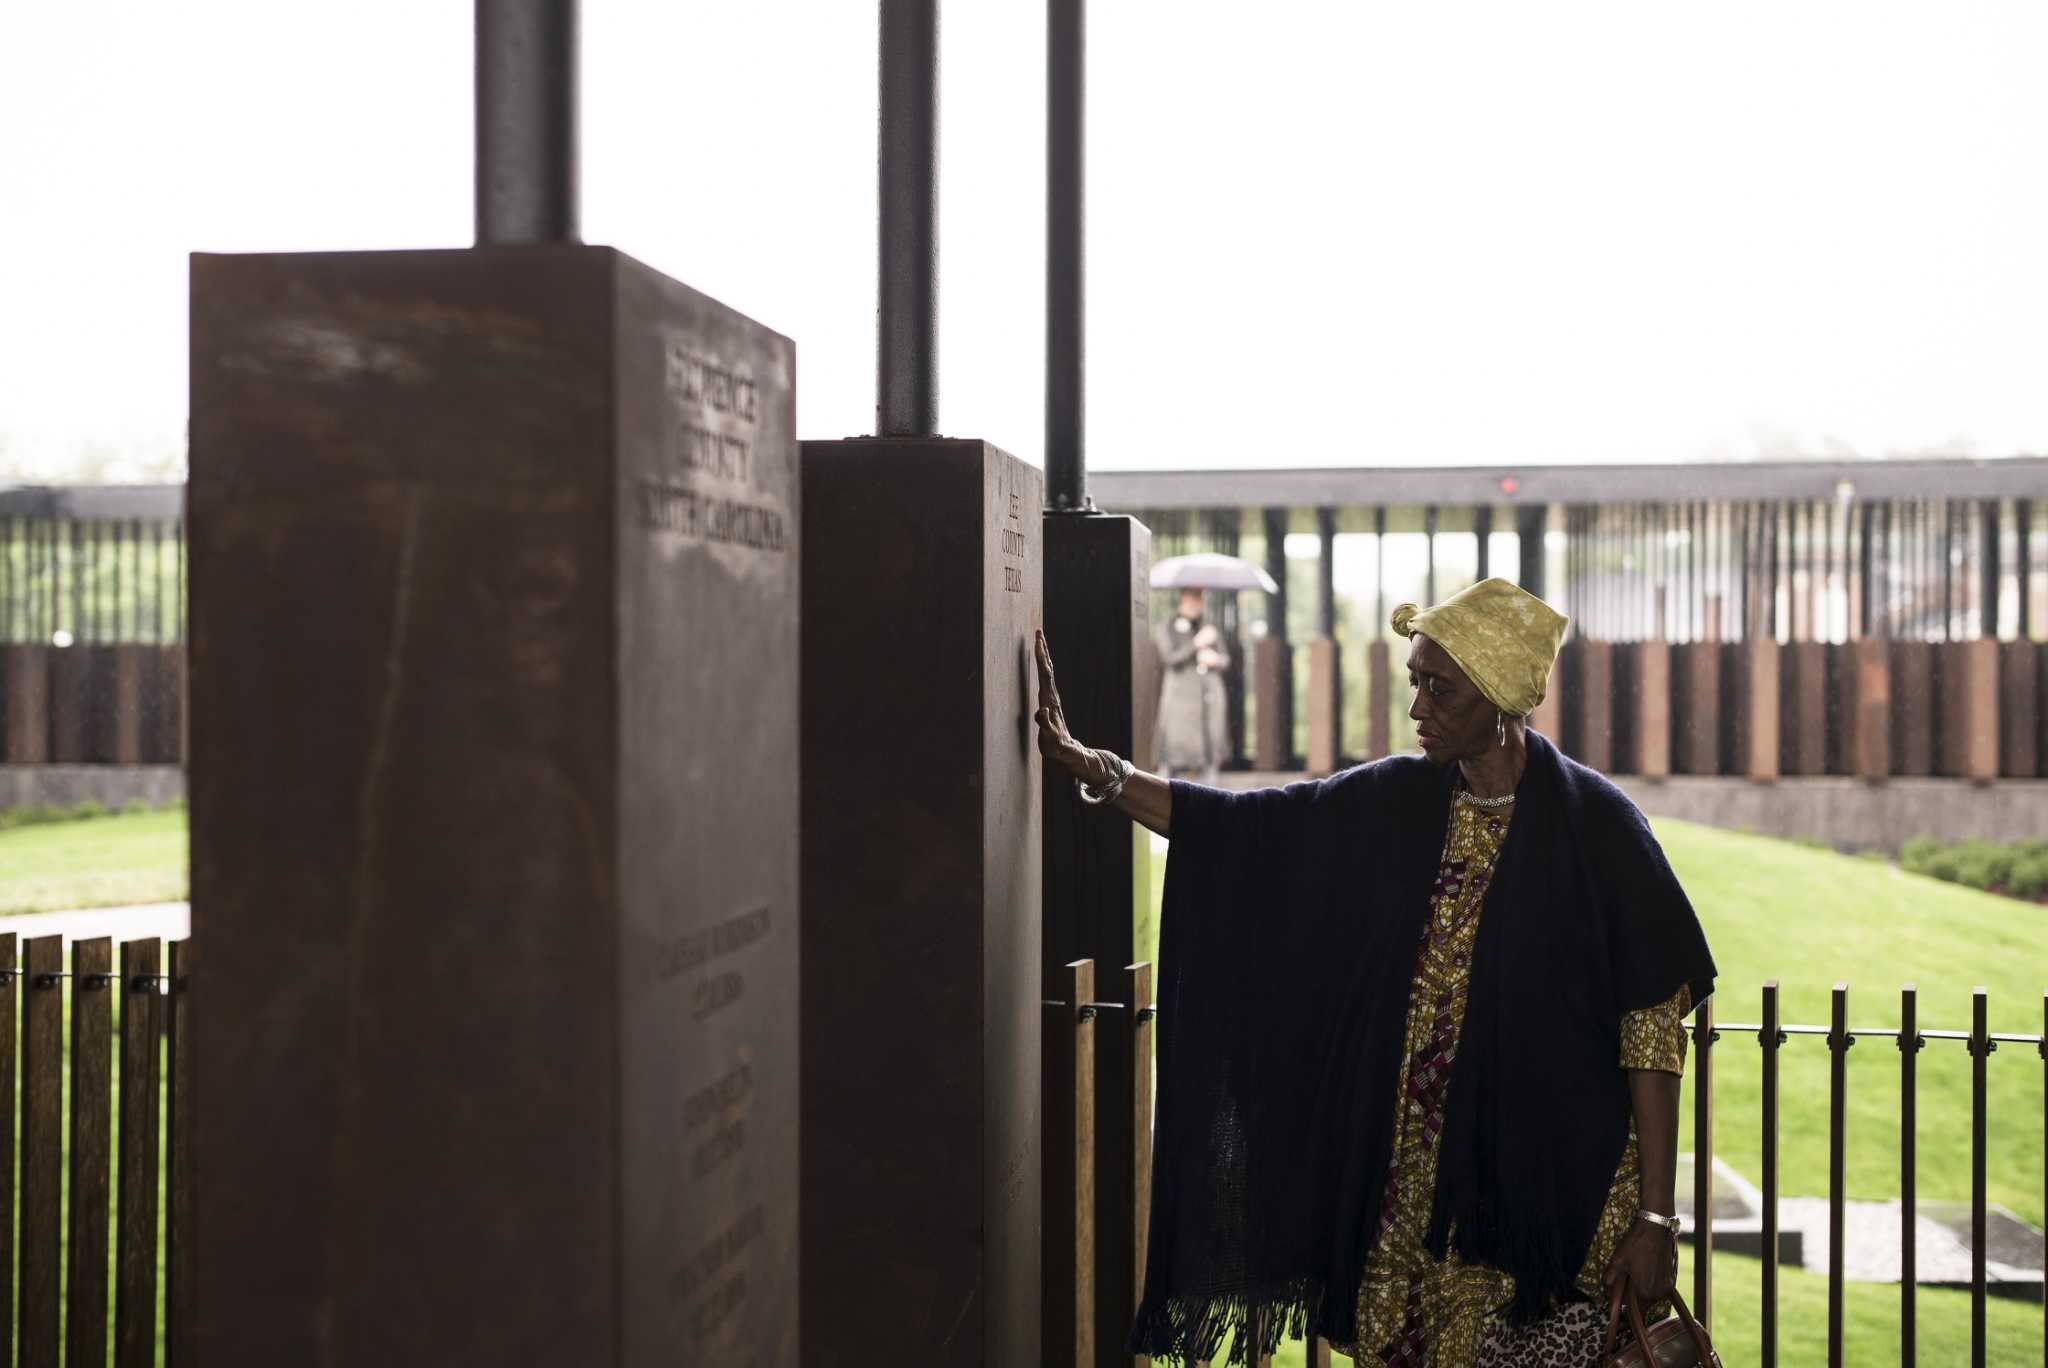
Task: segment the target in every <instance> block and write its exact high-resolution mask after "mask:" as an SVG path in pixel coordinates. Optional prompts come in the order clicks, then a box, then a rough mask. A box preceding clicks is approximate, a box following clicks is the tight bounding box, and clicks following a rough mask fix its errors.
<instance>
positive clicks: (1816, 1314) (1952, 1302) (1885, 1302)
mask: <svg viewBox="0 0 2048 1368" xmlns="http://www.w3.org/2000/svg"><path fill="white" fill-rule="evenodd" d="M1762 1269H1763V1265H1762V1264H1761V1263H1760V1262H1759V1261H1758V1260H1756V1259H1752V1258H1749V1257H1747V1256H1745V1255H1741V1254H1717V1255H1715V1256H1714V1310H1713V1313H1712V1316H1711V1318H1710V1320H1709V1324H1708V1327H1707V1328H1708V1329H1709V1330H1710V1331H1712V1332H1713V1336H1714V1348H1715V1350H1716V1351H1718V1352H1719V1353H1720V1355H1721V1360H1722V1362H1724V1363H1726V1364H1728V1365H1729V1368H1737V1365H1750V1364H1756V1363H1760V1362H1762V1361H1763V1340H1762V1336H1761V1333H1760V1327H1761V1326H1762V1324H1763V1294H1762V1286H1763V1283H1762V1277H1763V1274H1762ZM1685 1278H1686V1281H1685V1283H1684V1284H1683V1285H1682V1286H1683V1290H1684V1291H1685V1293H1686V1295H1687V1296H1690V1295H1691V1294H1692V1282H1691V1279H1692V1272H1691V1265H1690V1264H1687V1265H1686V1272H1685ZM1914 1314H1915V1317H1916V1318H1917V1320H1918V1322H1919V1330H1918V1333H1917V1334H1916V1336H1915V1338H1916V1340H1917V1346H1916V1347H1917V1349H1918V1351H1919V1359H1918V1361H1919V1362H1921V1363H1927V1364H1941V1365H1948V1364H1956V1363H1968V1362H1969V1361H1970V1294H1969V1293H1967V1292H1958V1291H1953V1290H1951V1289H1948V1288H1928V1287H1923V1288H1921V1289H1920V1291H1919V1295H1918V1296H1917V1298H1916V1299H1915V1307H1914ZM1985 1320H1986V1324H1985V1340H1986V1348H1987V1352H1986V1354H1985V1361H1986V1362H1987V1363H1989V1364H1991V1365H1992V1368H2033V1366H2034V1365H2038V1364H2039V1363H2040V1362H2041V1308H2040V1306H2038V1305H2029V1304H2027V1303H2023V1302H2017V1301H2008V1300H2005V1299H2002V1298H1998V1297H1993V1298H1992V1299H1991V1300H1990V1301H1989V1302H1988V1303H1987V1305H1986V1318H1985ZM1842 1340H1843V1345H1842V1348H1843V1354H1842V1357H1843V1360H1844V1361H1845V1362H1847V1363H1850V1364H1853V1365H1855V1368H1883V1365H1886V1364H1897V1363H1898V1362H1899V1361H1900V1356H1899V1289H1898V1287H1897V1285H1896V1284H1892V1285H1886V1284H1880V1283H1850V1284H1848V1286H1847V1291H1846V1293H1845V1297H1844V1306H1843V1315H1842ZM1340 1361H1341V1360H1340ZM1827 1361H1828V1280H1827V1278H1826V1276H1825V1275H1824V1274H1815V1273H1808V1272H1803V1271H1801V1270H1798V1269H1790V1268H1787V1269H1780V1270H1779V1272H1778V1362H1780V1363H1782V1364H1785V1365H1786V1368H1801V1366H1802V1365H1806V1364H1818V1363H1826V1362H1827ZM1217 1362H1219V1363H1220V1362H1222V1359H1221V1357H1220V1356H1219V1357H1218V1359H1217ZM1305 1362H1306V1355H1305V1354H1304V1353H1303V1351H1302V1346H1301V1344H1300V1342H1299V1341H1296V1342H1294V1343H1292V1344H1283V1345H1282V1346H1281V1347H1280V1352H1279V1353H1277V1354H1275V1355H1274V1356H1273V1365H1274V1368H1304V1364H1305Z"/></svg>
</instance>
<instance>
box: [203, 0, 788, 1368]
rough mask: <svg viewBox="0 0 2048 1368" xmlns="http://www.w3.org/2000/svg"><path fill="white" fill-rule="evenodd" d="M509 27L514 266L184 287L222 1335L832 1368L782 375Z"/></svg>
mask: <svg viewBox="0 0 2048 1368" xmlns="http://www.w3.org/2000/svg"><path fill="white" fill-rule="evenodd" d="M477 17H478V30H477V75H478V88H479V98H480V108H479V110H478V116H479V117H478V122H477V128H478V171H479V185H478V200H479V209H480V212H479V237H480V240H481V245H479V246H478V247H477V248H475V249H474V250H468V251H425V252H362V253H335V254H321V255H305V256H204V255H202V256H196V257H195V258H194V259H193V262H192V369H191V374H192V476H191V483H190V496H189V497H190V511H191V536H192V550H191V579H192V586H193V596H192V638H191V676H190V678H191V689H192V700H191V726H192V741H193V746H192V750H193V754H192V760H191V793H192V838H193V842H192V889H193V921H194V923H195V927H196V929H197V934H198V935H199V936H200V937H202V938H204V939H205V940H206V942H207V944H208V946H209V947H210V949H209V951H208V955H207V961H206V966H205V969H204V972H203V975H201V976H200V977H199V978H198V979H197V980H196V981H195V984H194V993H195V997H194V1001H195V1002H200V1001H203V1002H205V1003H206V1004H208V1005H207V1007H206V1008H205V1010H198V1009H195V1010H194V1012H193V1017H192V1024H193V1031H194V1036H193V1042H192V1045H193V1054H194V1055H195V1057H196V1058H198V1059H199V1060H201V1061H203V1062H202V1063H201V1065H200V1066H199V1067H198V1068H197V1069H196V1070H195V1071H194V1075H193V1085H194V1095H193V1098H192V1106H191V1112H190V1114H191V1117H192V1127H193V1129H192V1132H191V1139H190V1143H191V1146H192V1149H191V1156H192V1157H191V1163H192V1189H191V1193H190V1200H191V1201H192V1203H193V1208H194V1210H195V1211H196V1212H197V1213H199V1215H198V1216H196V1217H195V1219H194V1220H193V1222H192V1231H193V1236H194V1241H195V1246H194V1249H193V1251H192V1259H191V1263H190V1267H191V1269H192V1276H193V1284H192V1287H191V1293H190V1305H191V1312H192V1320H191V1325H190V1328H189V1333H190V1337H191V1342H192V1344H193V1346H194V1348H195V1351H196V1356H197V1361H199V1362H204V1363H208V1364H221V1365H244V1364H247V1365H265V1366H266V1368H268V1365H274V1364H280V1363H318V1362H328V1363H337V1364H340V1363H352V1364H353V1363H394V1364H396V1363H449V1364H453V1363H485V1362H490V1363H541V1362H560V1363H568V1362H575V1363H589V1364H622V1365H637V1364H650V1365H651V1364H656V1363H674V1362H677V1361H678V1360H679V1358H680V1359H682V1360H687V1361H690V1362H697V1363H712V1362H752V1363H757V1364H761V1365H768V1364H775V1365H795V1364H796V1363H797V1362H798V1361H799V1358H798V1344H797V1338H796V1325H797V1318H796V1289H797V1246H796V1240H797V1211H796V1202H795V1194H796V1187H797V1181H796V1180H797V1167H796V1165H797V1144H796V1122H797V1093H798V1088H797V1073H796V1066H797V1022H796V1009H797V1002H796V971H797V929H798V928H797V915H798V908H797V897H796V894H797V888H796V853H797V852H796V823H797V791H798V787H799V784H798V778H797V770H796V760H797V695H796V683H797V681H796V671H795V664H796V661H795V656H796V649H797V588H798V585H797V547H798V536H799V522H798V505H797V497H798V495H797V484H796V481H797V468H796V448H795V440H794V433H793V430H792V429H793V423H794V413H795V405H794V391H793V388H792V384H793V374H794V366H795V355H794V348H793V347H792V345H791V344H790V343H789V341H788V340H787V339H785V338H782V337H779V336H777V335H776V334H774V333H772V332H770V331H769V330H767V329H766V328H764V327H762V326H761V325H759V324H757V323H754V322H752V321H750V320H748V319H747V318H745V317H743V316H741V315H740V314H738V313H736V312H734V311H733V310H731V309H729V308H727V307H725V306H724V305H722V304H719V303H718V302H716V301H714V300H712V299H709V298H707V297H705V296H704V295H701V294H699V293H697V292H695V291H693V290H691V289H689V288H688V287H686V286H683V285H681V284H678V283H677V282H675V281H673V280H670V279H668V278H667V277H665V276H663V275H660V274H658V273H657V272H655V271H653V270H651V269H649V268H648V267H646V266H643V265H641V264H640V263H638V262H635V261H633V260H631V259H630V258H628V257H625V256H623V255H621V254H619V253H618V252H615V251H613V250H611V249H609V248H605V247H594V246H582V245H579V244H577V243H575V242H573V241H568V240H564V239H565V238H566V236H567V234H568V233H569V232H570V231H572V230H573V226H574V212H573V206H574V199H575V196H574V179H573V173H572V170H571V167H572V164H573V156H572V155H571V152H570V149H571V148H572V147H573V137H572V136H571V133H570V131H569V129H573V117H572V115H571V113H570V111H573V108H574V71H575V66H574V47H575V7H574V5H573V4H571V3H567V2H566V0H552V2H550V0H492V2H491V3H488V4H482V5H479V6H478V16H477ZM501 106H503V107H501ZM511 106H518V108H512V107H511ZM565 123H566V124H567V125H568V126H569V128H568V129H565V128H564V126H563V125H564V124H565ZM521 168H523V169H521ZM529 177H530V178H532V180H531V182H530V183H528V179H527V178H529ZM501 196H503V197H506V198H508V199H509V201H510V203H509V204H501V203H500V199H501ZM520 205H524V206H526V208H535V207H538V208H540V209H543V210H545V211H546V212H544V213H541V214H540V215H539V216H538V217H537V218H532V217H528V216H527V215H526V213H525V211H524V209H520V208H518V206H520ZM809 1357H810V1356H809V1355H808V1354H806V1355H805V1356H804V1358H805V1359H806V1360H808V1359H809Z"/></svg>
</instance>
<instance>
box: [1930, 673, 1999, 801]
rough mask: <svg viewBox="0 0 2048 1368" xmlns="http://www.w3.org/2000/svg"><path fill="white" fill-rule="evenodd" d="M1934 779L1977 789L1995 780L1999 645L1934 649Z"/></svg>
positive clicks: (1997, 735)
mask: <svg viewBox="0 0 2048 1368" xmlns="http://www.w3.org/2000/svg"><path fill="white" fill-rule="evenodd" d="M1934 672H1935V674H1934V678H1935V683H1934V697H1935V698H1936V700H1937V704H1936V708H1935V719H1936V724H1937V727H1938V732H1937V738H1938V739H1937V748H1938V755H1937V771H1936V772H1937V773H1940V774H1944V775H1949V776H1951V777H1954V778H1959V779H1972V780H1976V781H1977V782H1979V783H1985V782H1989V781H1990V780H1993V779H1996V778H1997V777H1998V751H1999V720H1998V718H1999V706H1998V704H1999V700H1998V682H1999V668H1998V643H1997V642H1996V641H1994V640H1992V639H1991V638H1989V637H1977V638H1974V639H1972V640H1969V641H1948V642H1943V643H1942V644H1941V645H1940V646H1939V647H1937V648H1936V654H1935V665H1934Z"/></svg>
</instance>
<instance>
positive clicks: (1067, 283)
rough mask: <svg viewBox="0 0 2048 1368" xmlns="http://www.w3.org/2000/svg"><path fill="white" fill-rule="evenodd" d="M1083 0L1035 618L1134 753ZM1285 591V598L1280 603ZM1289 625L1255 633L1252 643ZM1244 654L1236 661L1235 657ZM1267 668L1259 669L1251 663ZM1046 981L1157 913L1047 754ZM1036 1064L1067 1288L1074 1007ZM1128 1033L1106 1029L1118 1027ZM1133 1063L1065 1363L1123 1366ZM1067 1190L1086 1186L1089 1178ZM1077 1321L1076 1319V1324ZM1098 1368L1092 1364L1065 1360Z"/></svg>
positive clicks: (1104, 1067)
mask: <svg viewBox="0 0 2048 1368" xmlns="http://www.w3.org/2000/svg"><path fill="white" fill-rule="evenodd" d="M1086 9H1087V6H1086V0H1050V3H1049V4H1048V5H1047V8H1046V276H1045V324H1046V326H1045V348H1046V356H1045V361H1046V385H1045V466H1046V510H1045V517H1044V523H1043V527H1044V536H1045V562H1044V564H1045V633H1046V637H1047V639H1048V640H1049V641H1050V642H1051V643H1052V648H1053V658H1054V660H1055V662H1056V663H1057V665H1058V668H1059V671H1060V678H1061V686H1062V687H1061V690H1060V698H1061V702H1062V703H1063V705H1064V706H1065V708H1066V714H1067V723H1068V725H1069V726H1070V727H1071V728H1072V729H1073V732H1074V734H1075V735H1076V736H1078V737H1081V738H1083V739H1084V740H1085V741H1086V742H1087V744H1089V745H1092V746H1101V747H1104V748H1106V749H1109V750H1113V751H1115V752H1116V753H1117V754H1118V755H1121V756H1125V757H1127V758H1129V759H1131V760H1132V762H1133V763H1138V762H1140V761H1142V760H1144V759H1145V758H1146V757H1144V756H1142V755H1140V754H1139V751H1140V749H1141V746H1143V745H1144V744H1146V743H1149V741H1150V738H1151V735H1152V718H1153V713H1154V711H1155V709H1156V708H1157V705H1158V698H1157V695H1156V693H1155V692H1154V690H1153V684H1152V677H1151V673H1150V671H1148V670H1146V669H1143V668H1141V666H1142V665H1143V664H1144V663H1146V662H1148V661H1149V659H1150V657H1151V655H1152V651H1153V646H1152V632H1151V617H1152V590H1151V566H1152V533H1151V531H1150V529H1148V528H1147V527H1146V526H1145V524H1143V523H1141V522H1139V521H1138V520H1137V519H1136V518H1130V517H1123V516H1118V515H1112V514H1108V513H1100V512H1097V511H1096V510H1095V507H1094V501H1093V500H1092V499H1090V498H1089V497H1088V485H1087V470H1088V466H1087V444H1086V439H1087V432H1086V423H1085V414H1086V404H1085V396H1086V379H1087V372H1086V367H1085V363H1084V355H1083V345H1082V344H1083V339H1084V336H1085V332H1086V329H1085V321H1086V275H1085V266H1086V258H1087V251H1086V242H1085V233H1084V229H1085V226H1086V215H1085V213H1084V202H1085V195H1084V190H1085V177H1084V175H1083V171H1084V166H1085V160H1086V159H1085V156H1084V138H1083V131H1084V128H1085V125H1086V117H1085V116H1086V107H1085V90H1086V85H1087V79H1086V77H1087V62H1086V27H1087V23H1086ZM1283 602H1284V601H1283ZM1285 640H1286V628H1285V623H1284V622H1283V623H1282V626H1281V631H1280V635H1279V638H1278V640H1275V639H1274V638H1273V636H1272V635H1270V634H1269V635H1268V636H1267V638H1266V639H1265V640H1263V641H1261V642H1259V647H1260V648H1261V649H1262V651H1263V650H1264V648H1267V647H1269V646H1279V645H1282V644H1283V643H1284V642H1285ZM1236 664H1237V668H1239V669H1240V670H1241V669H1242V668H1243V665H1244V662H1242V661H1239V662H1236ZM1262 675H1263V671H1262ZM1268 706H1269V698H1268V696H1266V695H1264V694H1262V695H1261V696H1260V699H1259V730H1260V738H1259V739H1260V742H1261V746H1260V749H1261V752H1262V753H1263V751H1264V745H1263V743H1264V741H1265V733H1266V730H1267V727H1268V725H1269V724H1268V719H1267V711H1268ZM1043 781H1044V784H1045V790H1044V803H1045V813H1044V816H1045V826H1044V834H1043V838H1044V856H1043V865H1042V870H1043V873H1042V878H1043V899H1044V913H1043V915H1044V926H1043V933H1042V940H1041V946H1042V950H1041V953H1042V961H1043V964H1044V966H1045V969H1046V977H1045V979H1044V989H1045V991H1044V993H1043V996H1044V997H1045V998H1046V999H1048V1000H1058V999H1061V998H1063V997H1066V996H1068V994H1067V993H1066V991H1065V989H1066V988H1067V987H1068V986H1069V983H1070V978H1069V971H1068V970H1066V969H1065V968H1064V967H1062V966H1065V965H1068V964H1071V963H1073V962H1074V961H1076V960H1083V959H1087V960H1093V961H1094V962H1095V964H1096V965H1097V966H1098V968H1099V970H1100V972H1101V973H1103V974H1115V973H1117V972H1118V971H1119V969H1120V967H1121V966H1123V965H1127V964H1130V963H1131V962H1132V961H1134V960H1135V959H1137V953H1136V951H1135V949H1134V947H1135V945H1136V944H1137V926H1138V923H1139V922H1140V921H1141V920H1147V919H1149V918H1150V916H1151V910H1152V881H1151V851H1152V846H1151V836H1150V834H1149V833H1148V832H1146V831H1145V830H1144V829H1143V828H1141V827H1139V826H1137V825H1136V824H1134V823H1132V822H1129V821H1127V820H1125V819H1124V818H1122V817H1119V816H1117V815H1115V814H1112V813H1107V812H1102V811H1098V810H1095V809H1092V808H1087V807H1085V806H1084V805H1083V804H1082V802H1081V800H1080V796H1079V795H1078V794H1077V793H1076V792H1075V790H1074V785H1073V782H1072V780H1071V779H1070V778H1068V777H1067V775H1066V774H1065V772H1064V771H1059V770H1054V769H1050V768H1048V769H1046V770H1045V772H1044V775H1043ZM1041 1019H1042V1022H1043V1024H1044V1026H1045V1027H1046V1031H1045V1038H1044V1045H1043V1048H1044V1051H1045V1066H1044V1071H1043V1075H1042V1076H1043V1078H1044V1080H1045V1081H1044V1088H1043V1100H1042V1110H1041V1116H1042V1118H1043V1122H1042V1145H1043V1148H1042V1151H1041V1152H1042V1153H1043V1154H1044V1156H1045V1162H1044V1168H1043V1174H1044V1182H1045V1187H1046V1191H1047V1192H1048V1193H1049V1194H1053V1195H1054V1196H1053V1198H1052V1199H1051V1200H1048V1201H1047V1202H1046V1203H1045V1206H1044V1212H1045V1226H1044V1244H1043V1268H1044V1279H1045V1281H1044V1285H1045V1286H1046V1287H1048V1288H1071V1287H1073V1286H1074V1285H1075V1281H1074V1268H1073V1264H1074V1261H1075V1257H1076V1254H1075V1249H1076V1233H1075V1229H1074V1227H1075V1209H1074V1203H1073V1202H1072V1201H1071V1200H1068V1199H1067V1197H1068V1194H1071V1193H1073V1192H1075V1191H1077V1188H1076V1187H1075V1179H1076V1177H1077V1175H1076V1174H1075V1173H1074V1171H1073V1169H1074V1162H1075V1161H1074V1147H1073V1144H1072V1140H1071V1137H1072V1135H1073V1113H1074V1105H1075V1098H1074V1092H1073V1079H1074V1076H1075V1074H1074V1069H1073V1058H1072V1057H1073V1053H1074V1049H1075V1043H1076V1040H1077V1038H1085V1037H1077V1033H1076V1032H1075V1030H1074V1029H1073V1026H1072V1023H1071V1018H1069V1017H1063V1016H1062V1015H1061V1014H1059V1013H1057V1012H1051V1011H1048V1012H1046V1013H1044V1014H1043V1016H1042V1018H1041ZM1127 1035H1128V1033H1126V1032H1114V1033H1111V1034H1110V1036H1109V1038H1111V1039H1125V1038H1127ZM1132 1067H1133V1061H1132V1058H1131V1055H1130V1053H1129V1052H1128V1051H1126V1050H1119V1049H1105V1050H1099V1051H1097V1052H1096V1054H1095V1057H1094V1071H1093V1076H1094V1083H1095V1110H1094V1115H1095V1148H1094V1154H1095V1171H1094V1173H1093V1174H1090V1175H1085V1176H1086V1178H1087V1180H1088V1184H1089V1186H1091V1187H1092V1190H1093V1192H1094V1194H1095V1211H1094V1223H1093V1229H1094V1234H1095V1244H1094V1258H1093V1267H1094V1280H1095V1292H1096V1297H1095V1306H1096V1309H1097V1316H1096V1321H1095V1324H1094V1325H1093V1327H1092V1332H1093V1333H1092V1336H1091V1335H1089V1334H1082V1335H1080V1336H1078V1337H1077V1335H1076V1333H1075V1331H1076V1328H1077V1327H1076V1326H1075V1325H1074V1318H1075V1315H1076V1311H1075V1304H1074V1298H1073V1297H1071V1296H1051V1297H1046V1298H1045V1299H1044V1301H1043V1310H1042V1323H1043V1327H1044V1329H1043V1348H1044V1362H1045V1363H1046V1364H1047V1365H1066V1364H1070V1363H1072V1361H1073V1358H1074V1354H1075V1345H1076V1342H1077V1338H1078V1340H1079V1341H1081V1342H1090V1341H1091V1340H1092V1343H1093V1344H1094V1346H1095V1353H1096V1359H1097V1362H1098V1363H1100V1364H1102V1365H1103V1366H1104V1368H1108V1365H1111V1364H1115V1363H1127V1362H1128V1361H1129V1358H1128V1356H1127V1355H1123V1354H1121V1352H1120V1351H1121V1350H1122V1349H1123V1346H1124V1341H1125V1339H1126V1337H1127V1336H1128V1335H1129V1333H1130V1328H1131V1315H1132V1313H1133V1312H1134V1311H1135V1310H1136V1308H1137V1286H1138V1279H1139V1278H1140V1277H1141V1276H1142V1273H1141V1270H1139V1269H1137V1268H1136V1267H1135V1266H1134V1263H1135V1258H1134V1255H1135V1250H1134V1248H1133V1245H1132V1241H1131V1238H1130V1232H1129V1229H1128V1225H1129V1221H1128V1219H1127V1214H1128V1213H1129V1212H1130V1211H1131V1210H1133V1203H1134V1200H1135V1190H1136V1183H1137V1174H1136V1171H1135V1170H1136V1161H1135V1150H1134V1147H1133V1140H1134V1137H1133V1135H1132V1133H1131V1132H1132V1126H1133V1123H1132V1118H1131V1108H1130V1104H1129V1099H1130V1095H1131V1093H1130V1089H1131V1085H1132ZM1078 1190H1087V1189H1086V1188H1083V1189H1078ZM1084 1328H1085V1327H1084ZM1078 1368H1094V1365H1090V1364H1084V1365H1078Z"/></svg>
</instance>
